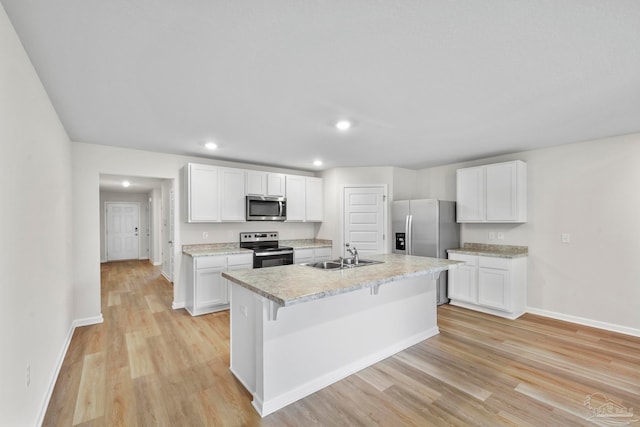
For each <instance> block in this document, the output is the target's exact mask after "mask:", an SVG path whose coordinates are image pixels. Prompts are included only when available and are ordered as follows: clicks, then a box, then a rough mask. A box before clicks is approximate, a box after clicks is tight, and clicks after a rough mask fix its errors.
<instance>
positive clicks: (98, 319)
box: [71, 313, 104, 329]
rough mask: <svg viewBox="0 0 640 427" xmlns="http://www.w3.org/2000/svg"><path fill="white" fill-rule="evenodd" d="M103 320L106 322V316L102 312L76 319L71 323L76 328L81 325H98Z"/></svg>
mask: <svg viewBox="0 0 640 427" xmlns="http://www.w3.org/2000/svg"><path fill="white" fill-rule="evenodd" d="M102 322H104V317H102V313H100V316H95V317H85V318H84V319H76V320H74V321H73V322H72V324H71V325H72V326H73V328H74V329H75V328H78V327H80V326H89V325H97V324H99V323H102Z"/></svg>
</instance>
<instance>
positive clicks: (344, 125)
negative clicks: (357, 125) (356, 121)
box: [336, 120, 351, 130]
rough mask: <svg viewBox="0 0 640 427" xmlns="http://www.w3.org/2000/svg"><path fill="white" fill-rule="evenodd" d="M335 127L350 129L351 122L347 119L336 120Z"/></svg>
mask: <svg viewBox="0 0 640 427" xmlns="http://www.w3.org/2000/svg"><path fill="white" fill-rule="evenodd" d="M336 129H338V130H349V129H351V122H350V121H349V120H338V121H337V122H336Z"/></svg>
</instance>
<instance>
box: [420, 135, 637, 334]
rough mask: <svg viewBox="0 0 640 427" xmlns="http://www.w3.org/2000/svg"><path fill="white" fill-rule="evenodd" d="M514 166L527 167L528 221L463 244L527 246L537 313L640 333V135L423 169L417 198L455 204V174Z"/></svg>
mask: <svg viewBox="0 0 640 427" xmlns="http://www.w3.org/2000/svg"><path fill="white" fill-rule="evenodd" d="M514 159H520V160H524V161H525V162H527V169H528V201H527V203H528V222H527V223H526V224H522V225H489V224H468V225H464V226H463V227H462V240H463V242H479V243H503V244H514V245H526V246H528V247H529V265H528V306H529V307H531V308H532V309H533V311H534V312H539V313H542V314H547V315H553V316H556V317H561V318H566V319H568V320H573V321H580V322H584V323H588V324H593V325H595V326H599V327H604V328H610V329H616V330H620V331H626V332H628V333H633V334H640V262H638V260H639V259H640V134H635V135H629V136H623V137H616V138H607V139H602V140H597V141H590V142H583V143H577V144H568V145H561V146H557V147H553V148H547V149H542V150H534V151H527V152H522V153H516V154H512V155H508V156H501V157H494V158H490V159H483V160H477V161H473V162H467V163H458V164H453V165H447V166H443V167H438V168H431V169H424V170H421V171H418V189H419V191H418V192H417V194H416V197H433V198H440V199H448V200H455V170H456V169H457V168H459V167H467V166H475V165H480V164H489V163H495V162H499V161H506V160H514ZM489 231H503V232H504V233H505V240H504V241H500V242H498V241H492V242H489V240H488V232H489ZM562 233H570V234H571V243H570V244H562V243H561V242H560V235H561V234H562Z"/></svg>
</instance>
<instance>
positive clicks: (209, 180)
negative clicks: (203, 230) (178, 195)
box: [183, 163, 220, 222]
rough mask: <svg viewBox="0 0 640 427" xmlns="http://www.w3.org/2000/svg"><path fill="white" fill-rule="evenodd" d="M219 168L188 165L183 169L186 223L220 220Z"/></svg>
mask: <svg viewBox="0 0 640 427" xmlns="http://www.w3.org/2000/svg"><path fill="white" fill-rule="evenodd" d="M218 172H219V168H218V167H216V166H209V165H198V164H194V163H189V164H188V165H186V166H185V167H184V169H183V179H184V184H185V185H184V190H183V194H184V200H185V203H184V205H183V206H184V207H185V212H184V218H186V220H187V222H216V221H219V220H220V209H219V208H220V205H219V194H218V181H219V179H218Z"/></svg>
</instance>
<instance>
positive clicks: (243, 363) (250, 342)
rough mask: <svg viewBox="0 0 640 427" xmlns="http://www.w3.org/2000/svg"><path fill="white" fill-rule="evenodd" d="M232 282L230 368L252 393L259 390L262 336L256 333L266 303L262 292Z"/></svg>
mask: <svg viewBox="0 0 640 427" xmlns="http://www.w3.org/2000/svg"><path fill="white" fill-rule="evenodd" d="M229 283H230V292H231V295H230V308H231V310H230V311H231V313H230V327H231V328H230V353H231V354H230V363H231V366H230V370H231V372H232V373H233V374H234V375H235V377H236V378H237V379H238V380H239V381H240V382H241V383H242V385H243V386H244V387H245V388H246V389H247V390H248V391H249V392H251V393H252V394H253V393H255V390H256V355H257V346H258V345H261V344H260V343H261V341H262V337H258V336H257V334H256V330H257V323H259V322H261V318H260V317H261V308H262V303H261V302H260V301H259V298H260V297H258V295H256V294H254V293H253V292H251V291H249V290H247V289H245V288H243V287H242V286H239V285H237V284H235V283H233V282H229Z"/></svg>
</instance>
